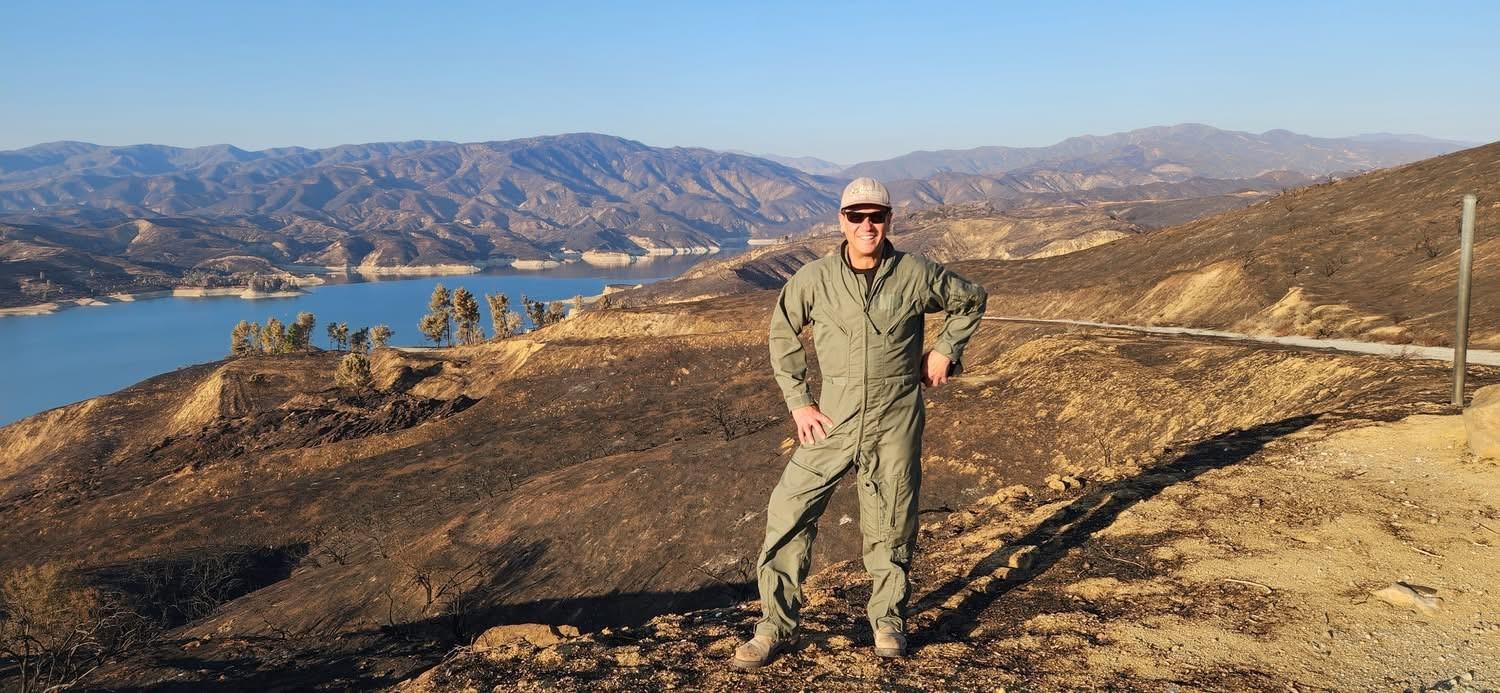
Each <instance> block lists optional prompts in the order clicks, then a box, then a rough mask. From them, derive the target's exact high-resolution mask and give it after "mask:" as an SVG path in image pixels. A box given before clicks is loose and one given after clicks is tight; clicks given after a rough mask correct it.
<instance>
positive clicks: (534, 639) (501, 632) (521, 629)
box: [474, 623, 578, 652]
mask: <svg viewBox="0 0 1500 693" xmlns="http://www.w3.org/2000/svg"><path fill="white" fill-rule="evenodd" d="M576 637H578V629H577V628H574V627H573V626H549V625H547V624H545V623H517V624H511V625H504V626H495V627H494V628H491V629H489V630H487V631H485V632H483V633H480V634H479V637H477V638H475V639H474V651H475V652H484V651H486V650H497V649H501V648H505V647H510V646H513V645H520V644H523V643H525V644H529V645H531V646H532V647H551V646H553V645H556V644H558V643H560V642H562V641H563V640H566V639H568V638H576Z"/></svg>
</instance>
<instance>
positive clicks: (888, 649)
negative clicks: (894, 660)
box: [875, 626, 906, 657]
mask: <svg viewBox="0 0 1500 693" xmlns="http://www.w3.org/2000/svg"><path fill="white" fill-rule="evenodd" d="M875 656H877V657H905V656H906V635H904V634H903V633H902V632H901V631H899V630H896V629H895V628H892V627H890V626H885V627H883V628H881V629H880V630H877V631H875Z"/></svg>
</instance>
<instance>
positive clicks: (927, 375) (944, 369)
mask: <svg viewBox="0 0 1500 693" xmlns="http://www.w3.org/2000/svg"><path fill="white" fill-rule="evenodd" d="M922 361H923V363H922V384H923V385H926V386H927V387H937V386H939V385H943V384H945V383H947V382H948V369H949V367H950V366H952V365H953V359H950V358H948V357H947V356H944V355H943V354H941V353H940V352H936V351H929V352H927V356H926V357H925V358H923V359H922Z"/></svg>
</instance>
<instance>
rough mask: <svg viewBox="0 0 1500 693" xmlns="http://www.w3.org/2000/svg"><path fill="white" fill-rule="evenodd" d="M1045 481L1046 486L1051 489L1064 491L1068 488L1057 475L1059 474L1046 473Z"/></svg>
mask: <svg viewBox="0 0 1500 693" xmlns="http://www.w3.org/2000/svg"><path fill="white" fill-rule="evenodd" d="M1046 481H1047V488H1050V489H1052V490H1053V491H1066V490H1068V485H1067V484H1065V483H1063V480H1062V477H1061V476H1059V475H1057V474H1051V475H1048V476H1047V479H1046Z"/></svg>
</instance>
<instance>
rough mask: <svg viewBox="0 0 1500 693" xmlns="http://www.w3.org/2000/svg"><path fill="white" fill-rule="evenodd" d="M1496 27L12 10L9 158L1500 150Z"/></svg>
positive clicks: (1460, 19) (451, 9)
mask: <svg viewBox="0 0 1500 693" xmlns="http://www.w3.org/2000/svg"><path fill="white" fill-rule="evenodd" d="M637 5H640V6H641V7H636V6H637ZM1497 33H1500V2H1494V1H1491V0H1482V1H1478V2H1451V3H1445V2H1389V3H1387V2H1348V3H1336V2H1327V3H1323V2H1269V1H1257V2H1237V3H1216V2H1201V3H1188V2H1170V3H1168V2H1163V3H1149V2H1146V3H1125V2H1077V3H1064V2H1049V3H1035V2H1027V3H1020V2H1016V3H1002V2H983V3H974V4H962V3H947V2H901V3H889V4H883V3H877V2H860V3H849V4H844V3H831V2H830V3H824V2H810V1H808V0H801V1H799V2H789V3H779V2H757V3H713V2H694V3H681V4H677V3H655V4H651V5H650V6H649V7H646V3H635V2H613V3H561V2H554V3H535V4H526V5H520V4H514V5H513V4H507V3H499V2H434V3H417V2H399V3H397V2H390V3H387V2H316V1H314V0H304V1H302V2H279V1H262V2H243V3H230V2H203V1H202V0H194V1H192V2H151V1H150V0H141V1H140V2H61V1H58V0H50V1H45V2H34V1H32V0H6V2H4V3H0V66H3V69H0V149H13V148H19V147H24V146H27V145H31V144H36V143H39V142H46V141H53V140H62V139H71V140H85V141H89V142H97V143H101V144H136V143H143V142H152V143H160V144H172V145H180V146H197V145H204V144H215V143H231V144H235V145H238V146H241V147H245V148H250V149H259V148H264V147H272V146H282V145H303V146H313V147H320V146H329V145H334V144H342V143H351V142H373V141H386V140H404V139H419V138H420V139H446V140H458V141H482V140H499V139H511V138H516V137H527V136H533V135H544V134H556V133H562V132H579V131H593V132H604V133H609V134H614V135H620V136H624V137H629V138H632V139H637V140H640V141H643V142H645V143H647V144H651V145H657V146H672V145H683V146H704V147H712V148H718V149H742V150H747V151H752V152H757V153H778V154H788V155H811V156H818V157H823V158H826V159H831V160H833V161H836V162H839V163H845V164H848V163H854V162H856V161H860V160H868V159H878V158H886V157H890V156H893V155H897V154H901V153H905V152H908V151H911V150H914V149H944V148H966V147H975V146H981V145H990V144H1004V145H1017V146H1023V145H1043V144H1051V143H1053V142H1055V141H1057V140H1060V139H1062V138H1065V137H1069V136H1072V135H1078V134H1086V133H1091V134H1104V133H1108V132H1117V131H1121V130H1129V129H1133V128H1137V127H1144V126H1148V125H1165V124H1172V123H1181V122H1202V123H1208V124H1210V125H1214V126H1217V127H1222V128H1228V129H1236V130H1250V131H1256V132H1259V131H1263V130H1268V129H1271V128H1287V129H1290V130H1294V131H1297V132H1302V133H1307V134H1313V135H1324V136H1342V135H1352V134H1357V133H1362V132H1375V131H1390V132H1416V133H1422V134H1426V135H1431V136H1436V137H1446V138H1454V139H1463V140H1470V141H1492V140H1496V139H1500V38H1497Z"/></svg>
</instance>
